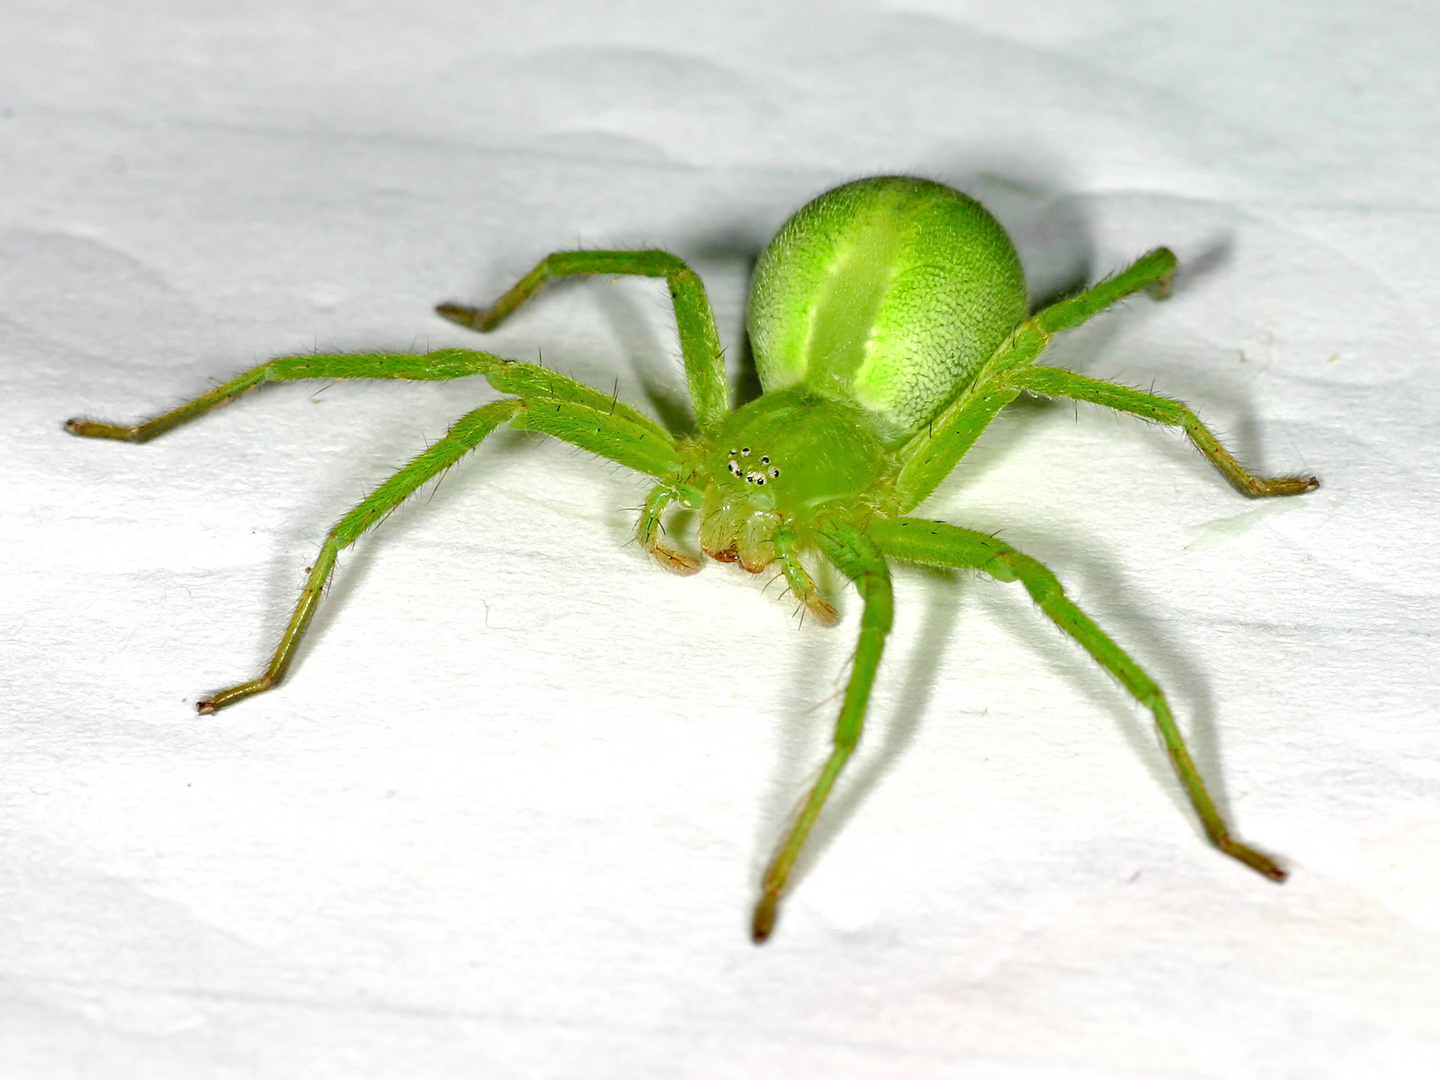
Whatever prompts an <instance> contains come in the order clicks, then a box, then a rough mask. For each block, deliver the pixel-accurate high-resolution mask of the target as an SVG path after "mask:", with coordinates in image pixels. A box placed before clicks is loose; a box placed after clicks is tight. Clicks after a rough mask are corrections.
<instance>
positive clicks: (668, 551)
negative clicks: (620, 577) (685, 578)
mask: <svg viewBox="0 0 1440 1080" xmlns="http://www.w3.org/2000/svg"><path fill="white" fill-rule="evenodd" d="M679 494H680V493H679V491H678V490H677V489H676V488H675V486H674V485H673V484H665V483H660V484H656V485H655V486H654V487H653V488H651V489H650V494H649V495H647V496H646V497H645V508H644V509H643V510H641V512H640V520H639V521H638V522H636V524H635V539H636V540H637V541H638V542H639V544H640V546H641V547H642V548H644V549H645V550H646V551H648V552H649V553H650V554H651V555H652V556H654V558H655V561H656V562H658V563H659V564H660V565H661V566H663V567H665V569H666V570H670V571H672V572H674V573H676V574H694V573H697V572H698V571H699V569H700V560H699V559H697V558H695V557H694V556H693V555H686V554H685V553H684V552H683V551H676V550H675V549H674V548H672V547H671V546H670V545H669V544H667V543H665V541H664V540H661V539H660V519H661V518H662V517H663V516H664V515H665V508H666V507H667V506H669V505H670V504H671V503H672V502H674V501H675V499H676V498H677V497H678V496H679Z"/></svg>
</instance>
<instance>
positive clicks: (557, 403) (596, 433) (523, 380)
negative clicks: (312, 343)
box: [65, 349, 684, 713]
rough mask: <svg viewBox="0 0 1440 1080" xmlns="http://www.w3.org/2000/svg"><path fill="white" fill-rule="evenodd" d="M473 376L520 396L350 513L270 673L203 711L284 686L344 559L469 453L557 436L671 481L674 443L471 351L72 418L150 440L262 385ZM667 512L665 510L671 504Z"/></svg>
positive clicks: (356, 364)
mask: <svg viewBox="0 0 1440 1080" xmlns="http://www.w3.org/2000/svg"><path fill="white" fill-rule="evenodd" d="M467 375H484V376H485V377H486V379H488V380H489V381H490V383H491V385H492V386H494V387H495V389H497V390H501V391H503V392H507V393H513V394H517V395H519V396H517V397H513V398H507V399H505V400H502V401H496V402H492V403H491V404H489V405H485V406H483V407H481V408H479V409H476V410H475V411H474V412H471V413H467V414H466V415H465V416H463V417H461V418H460V420H459V421H457V422H456V423H455V425H454V426H453V427H451V429H450V430H449V432H447V433H446V435H445V436H444V438H442V439H440V440H439V441H438V442H436V443H435V444H434V445H433V446H431V447H430V448H429V449H427V450H426V451H425V452H424V453H422V454H420V456H418V457H417V458H415V460H414V461H412V462H410V464H408V465H406V466H405V467H404V468H402V469H401V470H400V471H399V472H397V473H396V474H395V475H394V476H392V477H390V479H389V480H387V481H385V483H383V484H381V485H380V487H378V488H377V489H376V490H375V491H374V492H372V493H371V494H370V495H369V497H367V498H366V499H364V500H363V501H362V502H361V503H360V504H359V505H358V506H356V507H355V509H353V510H352V511H350V513H348V514H347V515H345V517H344V518H342V519H341V520H340V522H339V524H337V525H336V526H335V527H334V528H333V529H331V530H330V534H329V536H327V537H326V539H325V542H324V544H323V545H322V546H321V549H320V554H319V556H318V557H317V558H316V560H315V564H314V566H313V568H312V569H311V572H310V576H309V578H308V579H307V580H306V582H305V587H304V589H303V590H302V591H301V593H300V600H299V602H298V603H297V604H296V605H295V611H294V614H293V615H292V616H291V617H290V623H289V625H288V626H287V627H286V628H285V633H284V634H283V635H282V636H281V639H280V644H279V646H278V647H277V648H276V650H275V654H274V656H273V657H272V658H271V661H270V665H269V666H268V667H267V668H266V669H265V672H264V674H262V675H261V676H260V677H259V678H256V679H252V680H250V681H249V682H245V683H241V684H239V685H238V686H232V687H230V688H229V689H226V690H222V691H220V692H219V693H218V694H215V695H214V696H213V697H212V698H210V699H209V700H207V701H202V702H200V703H199V706H198V707H199V710H200V711H201V712H202V713H210V712H214V711H215V710H216V709H220V708H223V707H225V706H226V705H231V704H233V703H234V702H236V701H240V700H242V699H243V698H247V697H249V696H251V695H252V694H258V693H260V692H261V691H263V690H268V689H270V688H271V687H272V686H274V685H276V684H277V683H278V682H279V681H280V680H281V679H282V678H283V677H284V675H285V671H286V669H287V668H288V667H289V666H290V661H291V659H292V657H293V655H294V652H295V647H296V645H297V644H298V643H299V641H300V638H301V636H302V635H303V634H304V633H305V628H306V627H307V626H308V625H309V624H310V619H311V617H312V616H313V615H314V613H315V605H316V604H317V603H318V602H319V599H320V596H321V594H322V593H323V592H324V589H325V583H326V582H327V581H328V580H329V578H330V574H331V572H332V571H333V569H334V567H335V558H336V556H337V555H338V554H339V553H340V551H342V550H343V549H344V548H346V547H349V546H350V545H351V544H353V543H354V542H355V541H356V540H357V539H358V538H359V537H360V536H361V535H362V534H364V533H365V532H366V531H367V530H369V529H370V528H371V527H372V526H374V525H375V524H376V522H378V521H379V520H380V519H381V518H383V517H384V516H385V515H386V514H388V513H389V512H390V511H391V510H393V509H394V508H395V507H397V506H398V505H400V503H401V502H403V501H404V500H405V499H406V498H407V497H408V496H410V495H411V494H412V493H413V492H414V491H415V490H416V489H417V488H419V487H421V486H422V485H424V484H425V483H426V482H427V481H429V480H431V479H433V478H434V477H436V476H438V475H439V474H440V473H442V472H444V471H445V470H446V469H448V468H450V466H452V465H454V464H455V463H456V462H457V461H459V460H460V459H461V458H462V457H464V456H465V455H466V454H468V453H469V452H470V451H471V450H473V449H474V448H475V447H476V446H478V445H479V444H480V443H481V442H482V441H483V440H484V439H485V437H486V436H487V435H489V434H490V433H491V432H492V431H494V430H495V428H496V427H498V426H499V425H500V424H504V423H508V424H509V425H510V426H511V427H513V428H519V429H522V430H529V431H539V432H543V433H544V434H547V435H553V436H555V437H556V438H559V439H563V440H565V441H566V442H569V443H572V444H574V445H575V446H578V447H580V448H581V449H584V450H589V451H591V452H592V453H595V454H598V455H600V456H601V457H604V458H608V459H609V460H611V461H615V462H618V463H619V464H621V465H626V466H628V467H630V468H632V469H635V470H636V471H638V472H643V473H649V474H650V475H652V476H657V477H668V476H671V475H672V474H674V473H675V472H676V471H677V469H678V467H679V454H678V452H677V449H676V445H675V441H674V439H672V438H671V437H670V436H669V435H668V434H667V433H666V432H665V430H664V429H663V428H661V427H660V425H658V424H656V423H655V422H654V421H653V420H651V419H649V418H648V417H646V416H644V415H643V414H642V413H639V412H637V411H636V410H635V409H633V408H631V407H630V406H629V405H626V404H625V403H624V402H621V401H617V400H616V399H614V398H613V397H611V396H610V395H608V394H602V393H601V392H600V391H598V390H594V389H592V388H591V387H588V386H586V385H585V384H584V383H581V382H576V381H575V380H574V379H571V378H567V377H566V376H564V375H561V374H559V373H558V372H554V371H549V370H547V369H545V368H541V367H536V366H535V365H534V364H523V363H517V362H514V361H509V360H502V359H501V358H500V357H498V356H493V355H491V354H490V353H483V352H474V351H471V350H467V349H442V350H439V351H437V352H433V353H427V354H423V355H418V356H417V355H413V354H409V353H394V354H392V353H372V354H357V355H334V356H282V357H279V358H277V359H275V360H271V361H269V362H268V363H265V364H261V365H260V366H258V367H256V368H252V369H251V370H250V371H247V372H246V373H245V374H243V375H241V376H239V377H238V378H235V379H232V380H231V381H230V382H228V383H225V384H224V385H223V386H219V387H216V388H215V389H214V390H212V391H210V392H209V393H208V394H203V395H201V396H200V397H198V398H195V399H194V400H193V401H190V402H187V403H186V404H184V405H181V406H180V407H179V408H176V409H172V410H171V411H170V412H167V413H164V414H162V415H161V416H158V417H156V418H155V419H153V420H150V421H147V422H145V423H142V424H136V425H133V426H126V425H122V424H110V423H103V422H97V421H89V420H71V421H69V422H68V423H67V424H66V425H65V426H66V429H67V430H69V431H71V432H72V433H74V434H76V435H86V436H91V437H97V438H108V439H122V440H125V441H128V442H145V441H147V440H149V439H153V438H154V437H155V436H156V435H159V434H161V433H163V432H165V431H168V430H170V429H171V428H173V427H176V426H177V425H179V424H183V423H185V422H186V421H188V420H193V419H194V418H195V417H197V416H201V415H203V414H204V413H207V412H209V411H210V410H211V409H214V408H217V407H218V406H221V405H224V404H227V403H228V402H230V401H233V400H235V399H236V398H237V397H239V396H241V395H242V394H245V393H247V392H248V391H250V390H253V389H254V388H255V387H257V386H259V385H260V384H261V383H266V382H286V381H291V380H298V379H345V378H368V379H457V378H462V377H464V376H467ZM657 490H662V491H663V490H666V485H665V484H662V485H661V486H660V487H659V488H658V489H657ZM647 505H648V504H647ZM661 506H662V508H663V504H661ZM643 520H644V519H642V521H643ZM656 520H658V518H657V519H656ZM680 557H681V558H684V557H683V556H680Z"/></svg>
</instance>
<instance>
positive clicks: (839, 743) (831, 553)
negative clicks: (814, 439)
mask: <svg viewBox="0 0 1440 1080" xmlns="http://www.w3.org/2000/svg"><path fill="white" fill-rule="evenodd" d="M816 541H817V543H818V544H819V546H820V548H821V550H823V551H824V552H825V554H826V555H827V556H828V557H829V558H830V560H831V561H832V562H834V563H835V565H836V566H838V567H839V568H840V570H841V571H842V572H843V573H844V574H845V576H846V577H848V578H849V579H850V580H851V581H853V582H854V583H855V589H856V591H857V592H859V593H860V596H861V598H862V599H863V600H864V602H865V610H864V613H863V614H862V615H861V617H860V640H859V642H858V643H857V644H856V646H855V661H854V664H853V666H852V667H851V671H850V681H849V683H848V684H846V687H845V701H844V703H843V704H842V705H841V706H840V716H839V719H838V720H837V721H836V723H835V739H834V749H832V750H831V751H830V757H829V758H828V759H827V760H826V762H825V766H824V768H823V769H821V771H820V776H819V778H818V779H817V780H816V781H815V784H814V786H813V787H812V788H811V789H810V793H809V795H807V796H806V797H805V800H804V802H802V803H801V804H800V809H799V813H798V814H797V815H796V817H795V820H794V822H793V823H792V824H791V826H790V831H789V832H788V833H787V834H786V835H785V838H784V840H782V841H781V843H780V846H779V847H778V848H777V849H776V851H775V855H774V857H773V858H772V859H771V862H770V865H769V867H768V868H767V869H766V871H765V877H764V878H763V880H762V882H761V887H760V899H759V901H758V902H757V903H756V905H755V916H754V920H753V922H752V923H751V936H752V937H753V938H754V940H755V942H756V943H757V944H758V943H759V942H762V941H764V940H765V939H766V938H768V937H769V936H770V931H771V930H772V929H774V926H775V917H776V914H777V909H778V908H779V904H780V896H781V894H782V893H783V892H784V891H785V885H786V883H787V882H788V881H789V879H790V872H791V870H792V869H793V868H794V866H795V860H796V859H797V858H798V857H799V855H800V850H801V848H803V847H804V846H805V840H806V838H807V837H808V836H809V835H810V830H811V828H812V827H813V826H814V824H815V819H816V818H817V817H818V816H819V815H820V810H821V808H822V807H824V805H825V800H826V799H827V798H828V797H829V795H830V789H831V788H832V787H834V785H835V781H836V779H837V778H838V777H839V775H840V770H841V769H843V768H844V767H845V763H846V761H848V760H849V759H850V755H851V753H853V752H854V750H855V745H856V743H858V742H859V741H860V732H861V730H862V729H863V727H864V725H865V708H866V706H867V705H868V704H869V701H870V687H871V686H872V685H873V684H874V682H875V671H876V669H877V668H878V667H879V665H880V654H881V652H882V651H883V650H884V648H885V638H886V636H887V635H888V634H889V633H890V624H891V622H892V621H893V619H894V613H895V602H894V596H893V593H892V592H891V588H890V569H889V567H888V566H887V565H886V563H885V557H884V556H883V555H881V554H880V552H879V550H878V549H877V548H876V547H875V545H874V544H872V543H871V542H870V541H869V540H867V539H866V538H865V535H864V534H863V533H861V532H860V531H859V530H857V529H856V528H854V527H853V526H851V525H846V524H844V523H841V522H823V523H821V524H820V525H819V526H818V527H817V529H816Z"/></svg>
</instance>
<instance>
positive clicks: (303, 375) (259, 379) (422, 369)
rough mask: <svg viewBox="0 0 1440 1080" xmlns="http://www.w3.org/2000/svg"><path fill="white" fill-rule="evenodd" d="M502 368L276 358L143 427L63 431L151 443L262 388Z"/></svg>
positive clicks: (455, 357)
mask: <svg viewBox="0 0 1440 1080" xmlns="http://www.w3.org/2000/svg"><path fill="white" fill-rule="evenodd" d="M499 363H503V361H501V360H500V358H499V357H498V356H491V355H490V354H489V353H480V352H466V351H464V350H461V349H446V350H443V351H441V352H434V353H426V354H421V355H414V354H409V353H401V354H390V353H373V354H356V355H343V354H342V355H333V356H280V357H276V358H275V359H274V360H269V361H266V362H265V363H263V364H260V365H259V366H258V367H253V368H251V369H250V370H249V371H247V372H245V373H244V374H243V375H238V376H236V377H235V378H233V379H231V380H230V381H229V382H227V383H225V384H224V385H223V386H217V387H216V388H215V389H214V390H211V391H210V392H209V393H208V394H201V395H200V396H199V397H197V398H195V399H194V400H193V401H187V402H186V403H185V404H184V405H181V406H179V407H178V408H175V409H171V410H170V411H169V412H167V413H162V414H161V415H160V416H157V417H155V418H154V419H153V420H147V421H145V422H144V423H141V424H135V425H133V426H132V425H126V424H111V423H105V422H102V421H96V420H80V419H74V420H67V421H66V422H65V430H66V431H68V432H70V434H72V435H84V436H87V437H89V438H94V439H120V440H122V441H124V442H137V443H142V442H149V441H150V440H151V439H153V438H155V436H157V435H162V434H164V433H165V432H167V431H169V430H170V429H171V428H173V427H179V426H180V425H181V424H184V423H186V422H188V421H190V420H194V419H195V418H196V417H197V416H203V415H204V414H205V413H208V412H209V411H210V410H211V409H216V408H219V407H220V406H221V405H228V404H229V403H230V402H232V401H234V400H235V399H236V398H238V397H240V396H242V395H243V394H248V393H249V392H250V391H251V390H254V389H255V388H256V387H257V386H259V385H260V384H261V383H267V382H289V381H291V380H295V379H425V380H435V379H441V380H443V379H459V378H463V377H465V376H467V375H479V374H482V373H483V372H484V371H485V370H486V369H487V367H490V366H493V365H495V364H499Z"/></svg>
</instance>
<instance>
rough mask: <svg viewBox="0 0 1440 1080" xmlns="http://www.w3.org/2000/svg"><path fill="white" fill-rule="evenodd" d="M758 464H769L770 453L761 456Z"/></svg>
mask: <svg viewBox="0 0 1440 1080" xmlns="http://www.w3.org/2000/svg"><path fill="white" fill-rule="evenodd" d="M760 464H761V465H769V464H770V455H769V454H766V455H765V456H764V457H762V458H761V459H760Z"/></svg>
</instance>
